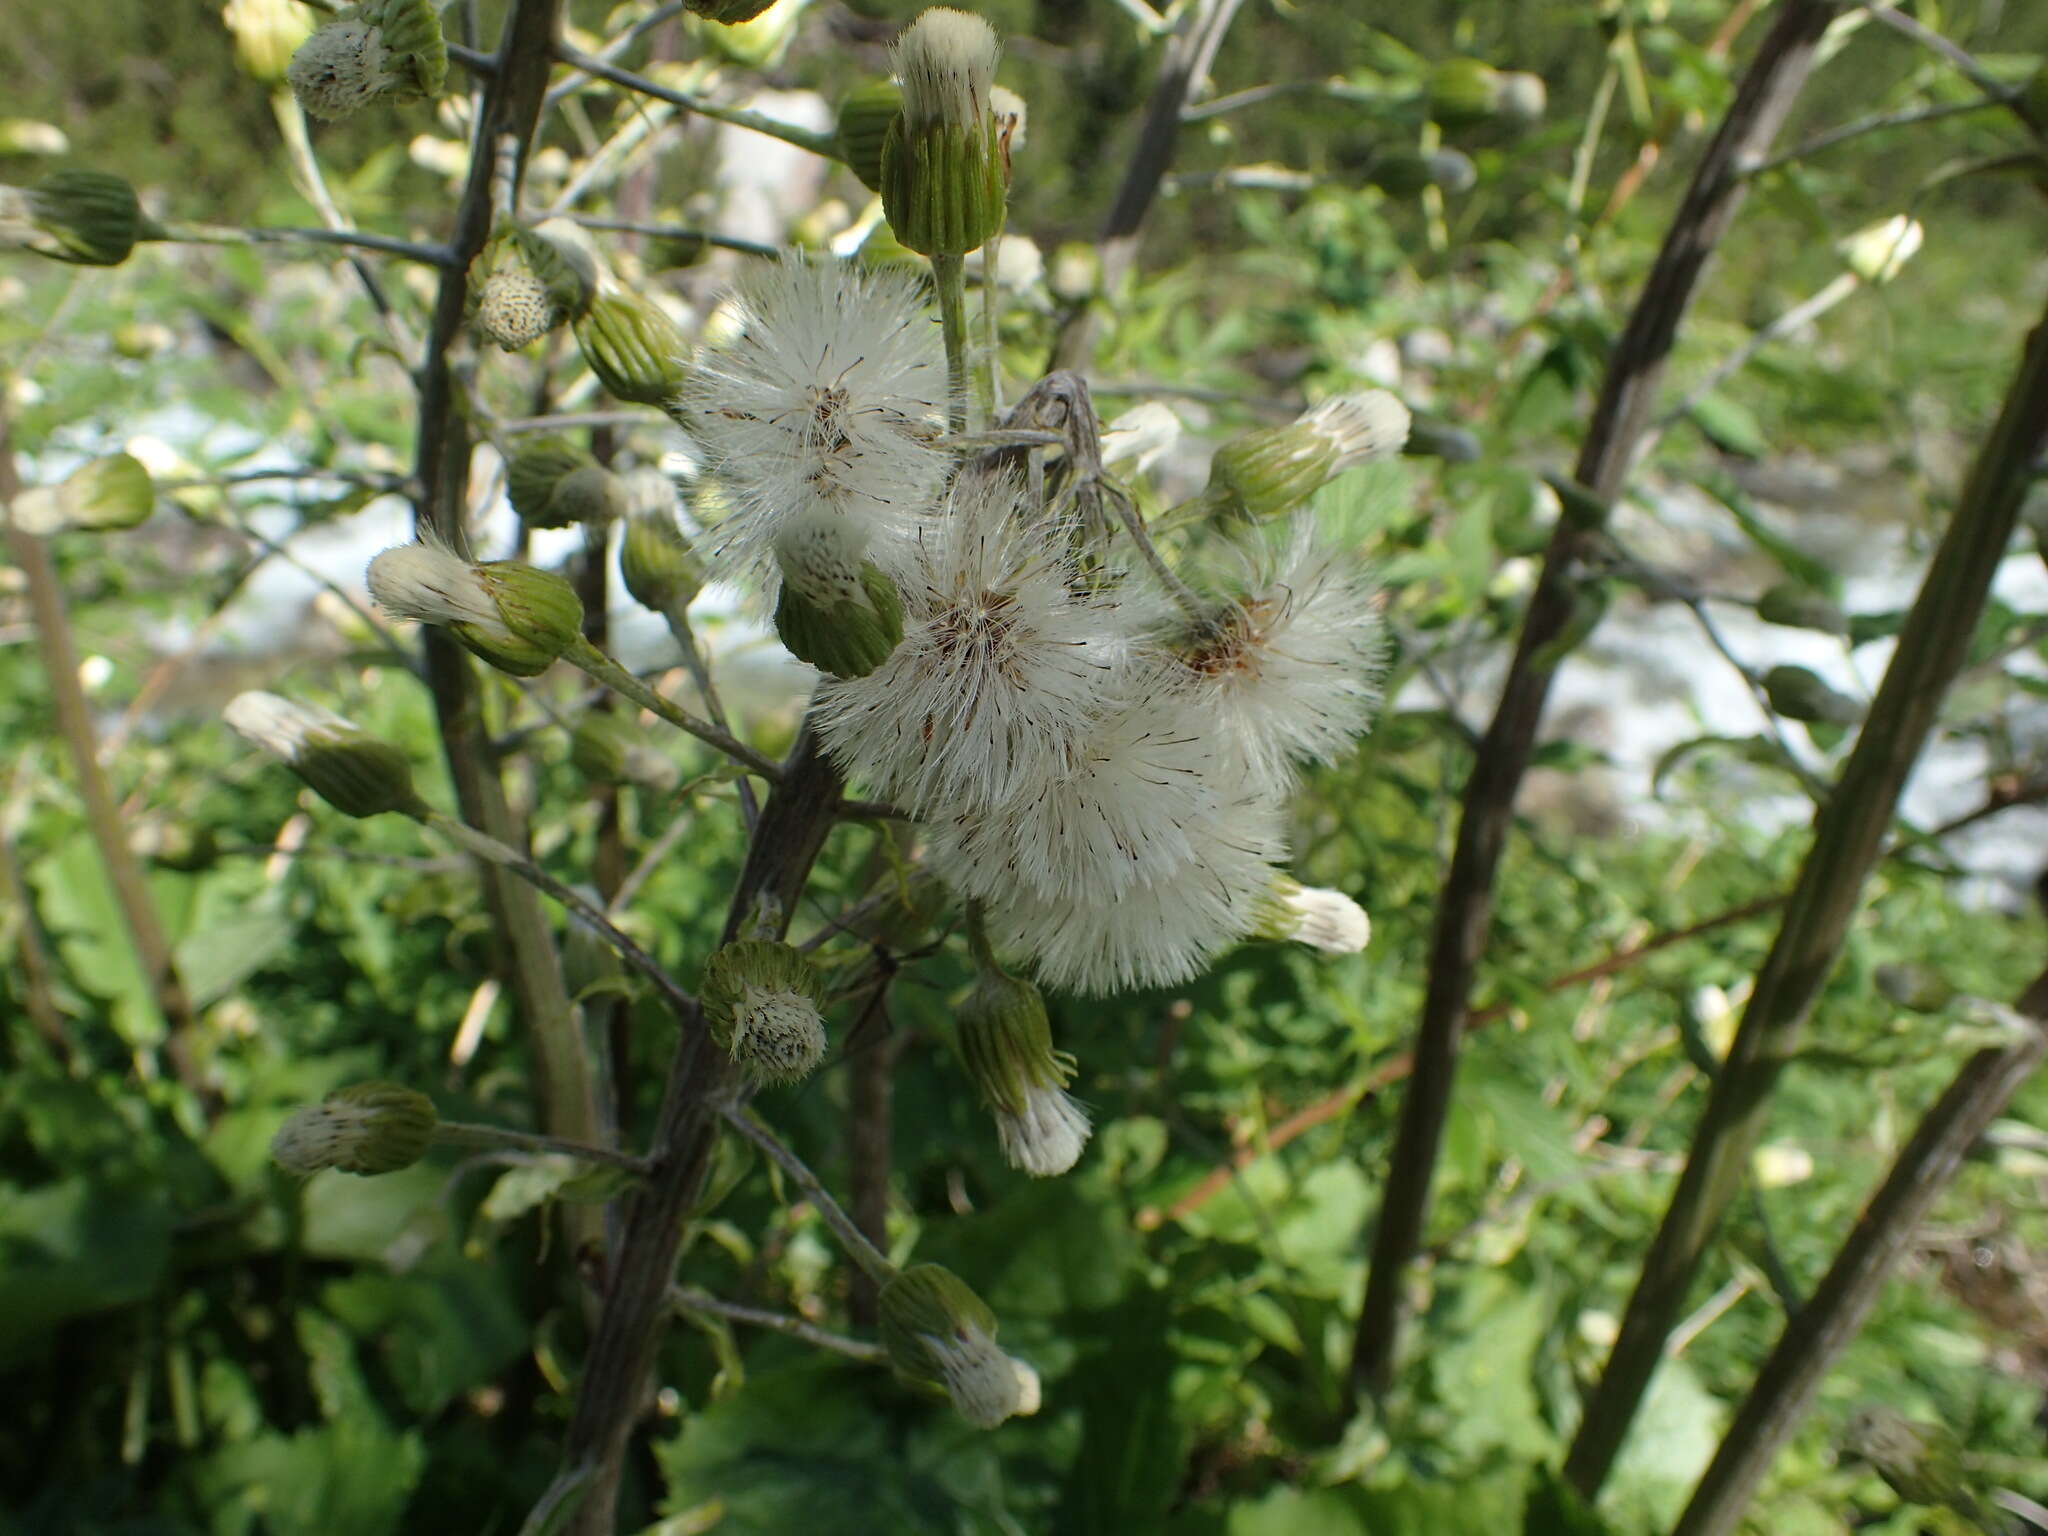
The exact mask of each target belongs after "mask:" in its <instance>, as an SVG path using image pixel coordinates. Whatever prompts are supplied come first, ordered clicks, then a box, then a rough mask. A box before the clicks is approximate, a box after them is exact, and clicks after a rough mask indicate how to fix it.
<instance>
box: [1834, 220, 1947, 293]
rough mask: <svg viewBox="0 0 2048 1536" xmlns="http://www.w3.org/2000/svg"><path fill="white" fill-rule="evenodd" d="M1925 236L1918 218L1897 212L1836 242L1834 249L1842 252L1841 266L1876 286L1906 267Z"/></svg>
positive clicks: (1895, 275) (1887, 280) (1890, 278)
mask: <svg viewBox="0 0 2048 1536" xmlns="http://www.w3.org/2000/svg"><path fill="white" fill-rule="evenodd" d="M1926 238H1927V231H1926V230H1925V229H1923V228H1922V227H1921V224H1920V221H1919V220H1918V219H1911V218H1908V217H1906V215H1905V214H1903V213H1900V214H1894V215H1893V216H1892V217H1891V218H1889V219H1882V220H1880V221H1879V222H1877V223H1875V224H1870V225H1866V226H1865V227H1864V228H1862V229H1859V230H1857V231H1856V233H1855V234H1853V235H1850V236H1849V237H1848V238H1847V239H1844V240H1841V241H1839V242H1837V243H1836V246H1835V249H1836V250H1837V251H1839V252H1840V253H1841V256H1842V263H1843V265H1844V266H1846V267H1848V269H1849V270H1850V271H1851V272H1854V273H1855V274H1856V275H1857V276H1858V277H1860V278H1861V279H1863V281H1864V282H1866V283H1869V284H1870V285H1871V286H1872V287H1878V286H1881V285H1882V284H1885V283H1888V282H1890V281H1891V280H1892V279H1893V278H1895V277H1897V276H1898V275H1899V273H1900V272H1901V271H1903V270H1904V269H1905V265H1906V263H1907V262H1909V261H1911V260H1912V259H1913V257H1914V255H1915V254H1916V253H1917V252H1918V251H1919V249H1920V246H1921V243H1922V242H1923V241H1924V240H1925V239H1926Z"/></svg>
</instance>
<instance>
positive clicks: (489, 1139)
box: [434, 1120, 647, 1175]
mask: <svg viewBox="0 0 2048 1536" xmlns="http://www.w3.org/2000/svg"><path fill="white" fill-rule="evenodd" d="M434 1140H435V1141H437V1142H440V1143H441V1144H442V1145H444V1146H450V1147H486V1148H490V1147H502V1148H507V1149H510V1150H512V1151H516V1152H539V1153H542V1154H546V1155H557V1154H559V1155H561V1156H566V1157H575V1158H581V1159H582V1160H583V1161H584V1162H586V1163H604V1164H606V1165H608V1166H610V1167H613V1168H624V1169H625V1170H626V1171H627V1172H629V1173H637V1174H642V1175H644V1174H645V1173H646V1172H647V1159H645V1158H644V1157H635V1156H633V1155H632V1154H631V1153H630V1152H620V1151H617V1150H616V1149H614V1148H611V1147H594V1146H591V1145H590V1144H589V1143H587V1142H581V1141H570V1140H569V1139H568V1138H567V1137H563V1136H536V1135H535V1134H534V1133H533V1132H531V1131H510V1130H506V1129H505V1128H504V1127H503V1126H498V1125H470V1124H467V1123H466V1122H464V1121H460V1120H442V1121H440V1122H438V1123H437V1124H436V1125H435V1126H434Z"/></svg>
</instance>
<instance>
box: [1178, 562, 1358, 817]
mask: <svg viewBox="0 0 2048 1536" xmlns="http://www.w3.org/2000/svg"><path fill="white" fill-rule="evenodd" d="M1240 556H1241V566H1240V569H1239V571H1238V572H1237V573H1236V575H1235V576H1234V577H1233V578H1232V584H1233V585H1235V586H1236V587H1237V588H1238V592H1237V595H1236V596H1235V597H1234V598H1232V599H1231V600H1230V601H1229V602H1228V603H1226V604H1224V605H1223V606H1222V607H1220V608H1219V609H1218V610H1217V611H1216V613H1215V614H1214V615H1213V616H1212V617H1211V618H1210V619H1209V620H1208V622H1206V623H1205V624H1203V625H1201V626H1199V627H1197V628H1196V629H1195V630H1194V631H1193V632H1192V633H1187V634H1184V635H1183V636H1182V637H1181V638H1180V640H1179V642H1178V643H1177V644H1175V645H1174V646H1173V647H1172V648H1173V650H1174V651H1175V653H1176V654H1177V655H1178V657H1179V662H1178V668H1179V671H1178V676H1177V677H1176V678H1175V680H1174V682H1173V685H1172V686H1173V687H1174V689H1175V691H1176V692H1178V693H1179V694H1180V695H1181V696H1182V697H1183V698H1184V700H1185V701H1186V704H1187V707H1188V708H1189V709H1190V710H1191V711H1193V712H1194V714H1195V716H1196V717H1197V718H1201V719H1204V720H1206V721H1208V722H1209V725H1210V729H1211V730H1212V731H1213V732H1214V733H1215V734H1216V736H1217V737H1218V738H1219V739H1220V740H1221V741H1222V742H1224V743H1226V744H1227V746H1228V747H1229V749H1230V750H1232V751H1235V752H1237V753H1239V754H1241V755H1242V757H1243V759H1244V762H1245V765H1246V767H1247V769H1248V770H1249V772H1250V774H1251V776H1252V778H1253V779H1254V780H1255V781H1257V782H1260V783H1265V784H1272V785H1283V784H1285V783H1287V782H1288V780H1289V779H1290V777H1291V775H1292V772H1293V767H1292V765H1293V764H1294V763H1296V762H1299V761H1314V762H1329V761H1332V760H1334V759H1335V758H1337V757H1339V756H1341V755H1342V754H1343V753H1344V752H1345V751H1346V750H1348V749H1349V747H1350V746H1351V743H1352V742H1353V741H1355V740H1356V739H1357V738H1358V737H1359V736H1361V735H1363V734H1364V733H1365V731H1366V730H1367V729H1368V728H1369V727H1370V725H1371V723H1372V717H1373V713H1374V711H1375V710H1377V709H1378V707H1379V704H1380V686H1379V679H1380V674H1381V671H1382V669H1383V668H1384V665H1385V656H1386V627H1385V624H1384V621H1383V620H1382V618H1381V616H1380V602H1379V594H1378V590H1377V588H1376V587H1375V585H1374V584H1373V582H1372V580H1371V579H1370V577H1369V576H1368V575H1366V574H1365V573H1364V572H1362V571H1360V570H1359V569H1358V568H1357V567H1356V566H1354V565H1352V564H1351V563H1350V562H1348V561H1346V560H1345V559H1343V558H1342V557H1341V556H1339V555H1338V554H1337V553H1336V552H1334V551H1332V550H1329V549H1327V548H1325V547H1323V546H1322V545H1321V544H1319V543H1318V541H1317V540H1316V539H1315V538H1314V536H1313V534H1312V533H1309V532H1307V531H1305V530H1304V531H1303V532H1301V533H1299V534H1297V535H1296V536H1295V537H1294V538H1293V539H1292V541H1291V542H1290V544H1289V545H1288V547H1287V548H1286V549H1285V551H1284V552H1282V553H1278V554H1276V553H1274V552H1273V551H1271V550H1270V549H1263V550H1262V549H1258V548H1256V547H1249V548H1247V547H1242V546H1241V547H1240Z"/></svg>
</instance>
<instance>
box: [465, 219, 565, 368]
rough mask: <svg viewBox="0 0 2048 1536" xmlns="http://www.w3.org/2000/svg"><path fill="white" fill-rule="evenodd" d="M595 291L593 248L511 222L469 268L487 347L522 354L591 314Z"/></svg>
mask: <svg viewBox="0 0 2048 1536" xmlns="http://www.w3.org/2000/svg"><path fill="white" fill-rule="evenodd" d="M595 286H596V266H595V263H594V261H593V259H592V257H591V254H590V251H589V249H588V248H587V247H585V246H583V245H580V244H578V243H576V242H574V241H570V240H556V239H554V238H552V237H551V236H549V235H547V234H544V233H542V232H541V231H539V230H536V229H529V228H528V227H527V226H526V225H524V224H516V223H513V222H511V221H510V220H507V221H506V222H505V223H503V224H501V225H499V226H498V229H497V232H496V233H494V234H493V235H492V236H491V238H490V240H489V241H488V242H487V243H486V244H485V246H484V248H483V249H482V250H480V251H478V252H477V254H476V259H475V260H474V261H472V262H471V263H470V264H469V292H470V300H471V303H472V305H473V306H474V307H473V310H472V313H471V316H470V318H471V320H472V322H473V323H474V324H475V326H476V329H477V334H478V335H480V336H482V337H483V339H484V340H485V341H488V342H489V343H491V345H492V346H495V347H500V348H502V349H503V350H505V351H507V352H517V351H518V350H519V349H520V348H521V347H524V346H527V345H528V344H530V343H532V342H536V341H538V340H540V338H541V337H543V336H545V335H546V334H547V333H548V332H549V331H551V330H553V329H554V328H555V327H556V326H558V325H561V324H563V323H564V322H565V321H568V320H573V319H575V318H576V316H578V315H580V314H582V313H583V312H584V311H585V310H586V309H588V308H589V307H590V300H591V294H592V292H593V291H594V289H595Z"/></svg>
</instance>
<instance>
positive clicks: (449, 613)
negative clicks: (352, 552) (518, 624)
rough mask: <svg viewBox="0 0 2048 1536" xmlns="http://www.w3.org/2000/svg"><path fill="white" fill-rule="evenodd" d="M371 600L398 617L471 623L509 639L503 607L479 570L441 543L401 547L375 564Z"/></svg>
mask: <svg viewBox="0 0 2048 1536" xmlns="http://www.w3.org/2000/svg"><path fill="white" fill-rule="evenodd" d="M365 579H366V581H367V583H368V586H369V588H370V596H371V597H372V598H374V599H376V603H377V606H378V607H379V608H382V609H383V610H384V611H385V612H386V613H388V614H390V615H391V616H392V617H393V618H394V619H414V620H417V621H418V622H419V623H422V624H472V625H475V626H476V627H477V628H478V629H480V630H483V631H485V632H494V633H496V634H499V635H502V636H503V637H504V638H505V639H506V640H508V641H509V640H510V639H511V638H512V637H511V632H510V631H509V630H507V629H506V628H505V624H504V621H503V620H502V619H501V618H499V616H498V605H497V603H496V601H494V600H493V599H492V597H491V594H490V591H489V589H488V588H486V587H485V585H484V582H483V578H482V577H480V576H479V575H478V574H477V569H476V567H475V566H473V565H471V564H470V563H469V562H468V561H467V560H465V559H463V558H462V557H461V556H460V555H457V554H454V553H453V552H451V551H449V550H446V549H442V548H441V547H440V546H439V545H436V544H428V543H419V544H400V545H398V546H397V547H396V548H394V549H387V550H385V551H384V553H382V554H381V555H379V556H377V558H376V559H374V560H372V561H371V562H370V569H369V572H368V574H367V576H366V578H365Z"/></svg>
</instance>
